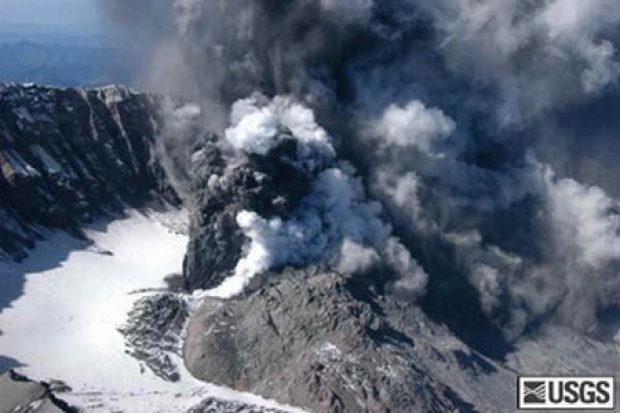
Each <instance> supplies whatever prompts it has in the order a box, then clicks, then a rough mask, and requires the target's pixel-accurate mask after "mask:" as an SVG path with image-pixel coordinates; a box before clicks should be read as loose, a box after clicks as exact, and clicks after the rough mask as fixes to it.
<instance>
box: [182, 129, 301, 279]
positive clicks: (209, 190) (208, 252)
mask: <svg viewBox="0 0 620 413" xmlns="http://www.w3.org/2000/svg"><path fill="white" fill-rule="evenodd" d="M296 145H297V143H296V141H295V140H293V139H288V138H287V137H286V135H285V136H284V137H283V138H282V142H281V143H280V145H279V146H278V147H277V148H275V149H273V150H271V151H270V152H269V153H268V154H267V155H266V156H261V155H249V156H247V157H246V158H245V159H243V160H241V161H238V160H237V161H235V163H233V164H227V162H226V159H225V154H223V153H222V151H221V150H220V149H219V139H218V137H217V136H215V135H212V136H210V137H208V139H205V140H204V142H203V144H202V145H201V146H200V147H199V148H197V150H196V152H195V153H194V156H193V157H192V158H193V161H194V163H193V165H192V169H193V174H192V175H193V180H194V182H193V187H192V189H193V190H192V192H193V196H194V197H195V202H196V205H197V206H196V207H195V208H194V209H195V212H194V214H193V215H192V217H191V223H190V242H189V246H188V250H187V256H186V259H185V265H184V276H185V282H186V287H187V289H188V290H190V291H191V290H195V289H201V288H203V289H207V288H212V287H215V286H217V285H218V284H219V283H220V282H222V280H224V279H225V278H226V277H227V276H229V275H230V273H231V271H232V270H233V269H234V268H235V265H236V264H237V261H238V260H239V258H240V257H241V256H242V252H243V251H242V248H243V244H244V242H245V237H244V236H243V234H242V233H241V231H240V230H239V226H238V225H237V221H236V219H237V214H238V213H239V211H241V210H244V209H247V210H251V211H254V212H256V213H258V214H259V215H261V216H272V215H279V216H282V217H286V216H287V215H288V214H289V213H290V212H292V210H293V209H294V208H295V206H297V203H298V202H299V201H300V200H301V199H302V198H303V196H304V195H305V194H306V193H307V191H308V190H309V185H310V180H309V177H307V176H306V175H305V174H304V172H303V171H301V170H300V169H299V168H296V167H295V166H294V165H293V164H292V163H291V159H293V158H294V154H295V151H296Z"/></svg>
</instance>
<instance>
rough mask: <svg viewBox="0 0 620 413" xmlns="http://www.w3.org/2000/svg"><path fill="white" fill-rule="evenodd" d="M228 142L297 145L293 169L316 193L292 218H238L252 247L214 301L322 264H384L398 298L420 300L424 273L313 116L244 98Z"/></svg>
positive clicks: (279, 101)
mask: <svg viewBox="0 0 620 413" xmlns="http://www.w3.org/2000/svg"><path fill="white" fill-rule="evenodd" d="M225 138H226V142H227V143H228V144H229V145H230V146H232V147H233V148H234V149H235V150H236V151H241V152H243V153H245V154H259V155H265V154H267V153H268V152H269V151H270V150H272V149H274V148H276V147H277V146H278V145H280V144H282V142H283V141H285V140H290V139H293V140H294V141H295V142H296V153H295V156H294V158H293V159H290V160H289V162H290V163H291V164H293V165H295V166H296V167H297V168H299V169H301V170H303V171H304V172H305V173H306V174H307V175H308V176H311V177H312V178H311V189H310V193H309V194H308V195H307V196H306V197H305V198H304V199H303V200H302V201H301V204H300V205H299V207H298V208H297V209H296V210H295V211H293V214H292V216H290V217H287V219H283V218H281V217H277V216H276V217H266V218H265V217H261V216H259V215H258V214H257V213H255V212H254V211H246V210H243V211H241V212H239V213H238V215H237V224H238V226H239V227H240V228H241V230H242V231H243V233H244V235H245V236H246V238H247V239H249V244H248V245H247V248H246V251H245V255H244V257H243V258H242V259H241V260H240V261H239V262H238V263H237V266H236V268H235V270H234V274H233V275H232V276H231V277H229V278H228V279H226V280H225V281H224V282H223V283H222V284H221V285H220V286H219V287H218V288H216V289H215V290H213V291H210V292H209V293H210V294H213V295H217V296H225V297H230V296H232V295H235V294H239V293H241V292H242V291H243V288H244V287H245V285H246V284H247V282H248V281H249V280H250V279H251V278H252V277H253V276H255V275H256V274H258V273H261V272H264V271H267V270H269V269H271V268H273V267H277V266H282V265H297V266H307V265H311V264H321V263H331V264H332V265H333V266H334V267H335V268H337V269H338V270H340V271H342V272H345V273H348V274H354V273H364V272H367V271H369V270H370V269H371V268H373V267H380V266H381V265H383V266H385V267H387V268H388V269H389V270H391V272H392V273H393V274H396V275H397V281H396V282H395V283H393V285H392V287H393V288H395V289H397V290H399V292H400V293H402V294H407V295H408V297H409V298H415V297H417V296H419V295H420V294H421V293H423V291H424V288H425V287H426V277H427V275H426V273H425V272H424V270H423V269H422V268H421V267H420V266H419V265H418V264H417V262H416V261H415V260H414V259H413V258H412V257H411V254H410V253H409V251H408V250H407V249H406V248H405V247H404V246H403V245H402V244H400V242H399V241H398V240H397V239H396V238H395V237H394V236H393V235H392V228H391V226H390V225H389V224H387V223H386V222H384V220H383V219H382V217H381V212H382V207H381V205H380V204H379V203H378V202H376V201H372V200H369V199H368V198H367V196H366V192H365V189H364V186H363V185H362V182H361V179H360V178H359V176H357V171H356V170H355V168H354V167H353V166H352V165H351V164H350V163H348V162H346V161H338V160H337V159H336V151H335V149H334V147H333V146H332V142H331V139H330V137H329V136H328V134H327V132H326V131H325V130H324V129H323V128H322V127H320V126H319V125H318V124H317V123H316V120H315V117H314V114H313V112H312V111H311V110H309V109H307V108H306V107H304V106H302V105H300V104H299V103H297V102H296V101H294V100H292V99H291V98H289V97H282V96H279V97H276V98H274V99H273V100H271V101H270V100H269V99H267V98H264V97H262V96H253V97H251V98H249V99H243V100H240V101H238V102H237V103H235V104H234V105H233V108H232V111H231V127H230V128H228V129H227V130H226V131H225Z"/></svg>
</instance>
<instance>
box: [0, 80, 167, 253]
mask: <svg viewBox="0 0 620 413" xmlns="http://www.w3.org/2000/svg"><path fill="white" fill-rule="evenodd" d="M160 106H161V101H160V99H159V98H157V97H155V96H152V95H147V94H140V93H137V92H134V91H132V90H130V89H127V88H123V87H117V86H110V87H105V88H102V89H96V90H83V89H57V88H44V87H37V86H19V85H6V84H0V258H1V257H2V256H3V255H4V256H5V258H6V256H8V257H10V258H13V259H21V258H24V257H25V255H26V251H27V248H28V247H31V246H32V245H33V240H35V239H36V238H37V237H38V236H39V234H40V232H41V231H40V229H41V227H46V228H62V229H65V230H69V231H70V232H73V233H79V228H80V226H81V225H82V224H83V223H85V222H89V221H91V220H92V219H93V217H94V216H96V215H99V214H102V213H109V212H120V211H121V210H122V209H123V207H125V206H127V205H131V206H139V205H141V204H143V203H144V202H145V200H147V199H152V198H154V197H153V194H155V193H157V194H158V195H157V197H161V198H163V199H165V200H166V201H168V202H170V203H173V204H178V203H179V198H178V197H177V195H176V193H175V191H174V190H173V189H172V187H171V186H170V185H169V184H168V182H167V179H166V175H165V173H164V170H163V168H162V167H161V165H160V162H159V161H158V158H157V155H156V150H155V137H156V136H157V134H158V133H159V130H160V129H161V127H162V126H161V125H162V119H161V117H160V115H159V114H158V113H159V108H160Z"/></svg>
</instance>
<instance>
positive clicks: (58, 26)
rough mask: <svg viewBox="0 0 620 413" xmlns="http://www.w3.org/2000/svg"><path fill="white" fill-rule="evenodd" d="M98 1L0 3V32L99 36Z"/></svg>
mask: <svg viewBox="0 0 620 413" xmlns="http://www.w3.org/2000/svg"><path fill="white" fill-rule="evenodd" d="M97 1H98V0H0V32H5V33H6V32H13V33H15V32H16V33H20V34H40V33H47V32H50V33H62V34H103V33H105V29H106V28H105V24H104V22H103V20H102V18H101V13H100V11H99V9H98V5H97Z"/></svg>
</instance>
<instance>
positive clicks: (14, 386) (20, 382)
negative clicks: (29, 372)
mask: <svg viewBox="0 0 620 413" xmlns="http://www.w3.org/2000/svg"><path fill="white" fill-rule="evenodd" d="M0 412H13V413H75V412H77V409H75V408H73V407H71V406H69V405H68V404H67V403H65V402H64V401H62V400H60V399H58V398H57V397H56V396H55V395H54V394H53V393H52V391H51V387H50V385H49V384H47V383H39V382H35V381H32V380H29V379H28V378H26V377H24V376H22V375H20V374H17V373H15V372H14V371H12V370H11V371H9V372H8V373H5V374H3V375H2V376H0Z"/></svg>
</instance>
